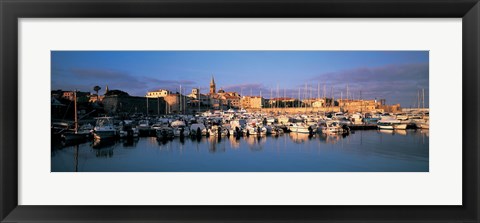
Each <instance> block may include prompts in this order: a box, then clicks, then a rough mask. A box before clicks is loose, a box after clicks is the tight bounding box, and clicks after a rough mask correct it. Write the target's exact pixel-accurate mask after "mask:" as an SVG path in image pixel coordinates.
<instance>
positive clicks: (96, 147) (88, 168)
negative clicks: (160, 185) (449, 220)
mask: <svg viewBox="0 0 480 223" xmlns="http://www.w3.org/2000/svg"><path fill="white" fill-rule="evenodd" d="M51 171H52V172H77V171H78V172H428V171H429V133H428V130H410V129H409V130H395V131H393V130H362V131H354V132H351V133H350V134H348V135H325V134H316V135H314V136H313V137H312V136H310V137H309V135H308V134H301V133H285V134H283V135H280V136H266V137H265V136H263V137H256V136H249V137H241V138H235V137H233V136H231V137H222V138H217V137H208V138H207V137H202V138H199V139H196V138H195V139H191V138H185V139H180V138H174V139H172V140H165V141H163V140H159V139H157V138H156V137H140V138H134V139H129V140H128V139H121V140H112V141H87V142H84V143H81V144H77V145H72V146H68V145H67V146H59V145H58V144H57V143H55V142H53V143H52V152H51Z"/></svg>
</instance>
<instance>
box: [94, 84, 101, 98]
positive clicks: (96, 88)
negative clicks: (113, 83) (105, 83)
mask: <svg viewBox="0 0 480 223" xmlns="http://www.w3.org/2000/svg"><path fill="white" fill-rule="evenodd" d="M100 89H102V88H101V87H100V86H98V85H97V86H95V87H93V90H94V91H96V92H97V101H98V91H100Z"/></svg>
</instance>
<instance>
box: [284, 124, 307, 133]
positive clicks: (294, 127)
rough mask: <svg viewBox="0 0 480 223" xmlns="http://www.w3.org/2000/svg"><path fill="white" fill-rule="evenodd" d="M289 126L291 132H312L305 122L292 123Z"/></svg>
mask: <svg viewBox="0 0 480 223" xmlns="http://www.w3.org/2000/svg"><path fill="white" fill-rule="evenodd" d="M288 128H289V130H290V131H291V132H294V133H306V134H308V133H310V131H309V130H308V126H307V125H305V124H303V123H292V124H290V126H289V127H288Z"/></svg>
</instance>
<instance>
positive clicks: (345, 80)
mask: <svg viewBox="0 0 480 223" xmlns="http://www.w3.org/2000/svg"><path fill="white" fill-rule="evenodd" d="M309 81H312V82H320V83H321V84H322V85H323V84H325V85H326V86H327V89H328V90H327V92H328V93H330V92H329V91H331V88H332V87H333V88H334V92H335V95H336V97H337V98H338V97H339V96H340V92H343V97H346V93H347V92H346V90H347V89H346V88H347V85H348V87H349V97H352V96H354V97H355V98H359V97H360V94H362V98H386V99H387V102H390V103H401V104H402V106H410V105H412V103H416V101H415V100H416V98H417V92H418V91H419V90H421V89H425V91H426V92H428V89H429V66H428V63H417V64H396V65H386V66H379V67H360V68H355V69H349V70H342V71H336V72H329V73H323V74H320V75H317V76H315V77H313V78H311V79H310V80H309ZM425 98H426V99H428V95H426V96H425ZM427 103H428V102H426V104H427Z"/></svg>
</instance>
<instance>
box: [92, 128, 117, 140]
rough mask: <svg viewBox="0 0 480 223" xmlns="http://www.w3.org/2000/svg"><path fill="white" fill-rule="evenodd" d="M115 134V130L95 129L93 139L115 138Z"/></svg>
mask: <svg viewBox="0 0 480 223" xmlns="http://www.w3.org/2000/svg"><path fill="white" fill-rule="evenodd" d="M116 135H117V133H116V131H113V130H108V131H95V132H94V133H93V136H94V137H95V139H111V138H115V136H116Z"/></svg>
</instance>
